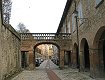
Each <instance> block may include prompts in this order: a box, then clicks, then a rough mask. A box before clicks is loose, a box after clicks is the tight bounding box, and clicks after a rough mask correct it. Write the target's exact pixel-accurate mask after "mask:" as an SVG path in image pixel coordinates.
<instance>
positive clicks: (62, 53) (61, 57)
mask: <svg viewBox="0 0 105 80" xmlns="http://www.w3.org/2000/svg"><path fill="white" fill-rule="evenodd" d="M59 67H60V69H63V68H64V50H60V65H59Z"/></svg>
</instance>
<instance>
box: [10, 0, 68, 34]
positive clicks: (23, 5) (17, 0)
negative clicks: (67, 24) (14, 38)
mask: <svg viewBox="0 0 105 80" xmlns="http://www.w3.org/2000/svg"><path fill="white" fill-rule="evenodd" d="M66 2H67V0H12V11H11V19H10V24H11V25H12V26H13V27H14V28H15V29H17V25H18V24H19V23H20V22H21V23H23V24H24V25H25V26H26V28H27V29H29V30H30V32H31V33H56V32H57V29H58V26H59V23H60V20H61V17H62V14H63V11H64V8H65V5H66Z"/></svg>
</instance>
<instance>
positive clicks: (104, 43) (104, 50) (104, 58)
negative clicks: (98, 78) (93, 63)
mask: <svg viewBox="0 0 105 80" xmlns="http://www.w3.org/2000/svg"><path fill="white" fill-rule="evenodd" d="M103 63H104V72H105V40H104V41H103Z"/></svg>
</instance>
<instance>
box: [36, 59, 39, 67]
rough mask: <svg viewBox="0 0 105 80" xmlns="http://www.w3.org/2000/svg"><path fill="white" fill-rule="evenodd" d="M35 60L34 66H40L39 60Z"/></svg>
mask: <svg viewBox="0 0 105 80" xmlns="http://www.w3.org/2000/svg"><path fill="white" fill-rule="evenodd" d="M35 61H36V63H35V65H36V67H38V66H40V60H39V59H36V60H35Z"/></svg>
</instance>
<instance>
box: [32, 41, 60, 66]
mask: <svg viewBox="0 0 105 80" xmlns="http://www.w3.org/2000/svg"><path fill="white" fill-rule="evenodd" d="M41 44H53V45H55V46H56V47H57V48H58V58H59V59H58V60H60V46H59V45H58V44H57V43H54V42H38V43H36V44H35V45H34V47H33V50H34V52H33V53H34V56H33V58H34V59H35V49H36V47H37V46H39V45H41ZM58 62H59V61H58ZM58 65H59V63H58Z"/></svg>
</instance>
